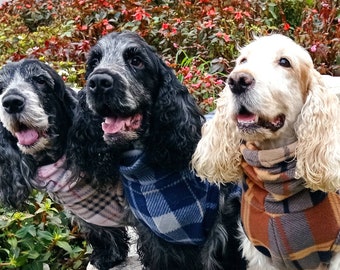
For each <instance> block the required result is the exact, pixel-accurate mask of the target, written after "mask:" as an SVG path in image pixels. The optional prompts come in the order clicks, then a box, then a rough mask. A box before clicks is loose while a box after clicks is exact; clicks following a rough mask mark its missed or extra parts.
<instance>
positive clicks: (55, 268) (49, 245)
mask: <svg viewBox="0 0 340 270" xmlns="http://www.w3.org/2000/svg"><path fill="white" fill-rule="evenodd" d="M25 209H27V210H26V211H24V212H18V211H8V209H0V214H1V216H0V230H1V234H0V247H1V248H0V268H1V269H4V268H5V269H22V270H42V269H43V266H44V265H48V266H49V269H51V270H60V269H64V270H71V269H85V265H86V262H87V254H88V253H89V251H90V250H89V249H90V247H88V246H87V244H86V242H85V241H84V240H83V237H82V236H81V235H80V234H79V231H78V227H77V226H71V223H70V219H69V218H68V217H67V216H66V215H65V213H64V212H62V211H61V210H62V209H61V208H60V206H59V205H57V204H55V203H53V202H52V201H51V200H50V199H49V198H48V197H46V195H43V194H42V193H40V192H34V193H33V194H32V197H31V200H30V201H28V203H27V205H26V207H25Z"/></svg>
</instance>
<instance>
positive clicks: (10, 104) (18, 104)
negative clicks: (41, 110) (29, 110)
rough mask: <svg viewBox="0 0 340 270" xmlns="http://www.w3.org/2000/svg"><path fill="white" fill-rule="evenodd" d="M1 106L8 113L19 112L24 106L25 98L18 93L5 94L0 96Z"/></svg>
mask: <svg viewBox="0 0 340 270" xmlns="http://www.w3.org/2000/svg"><path fill="white" fill-rule="evenodd" d="M2 106H3V107H4V109H5V111H6V112H8V113H20V112H22V110H23V109H24V107H25V99H24V97H23V96H21V95H18V94H11V95H6V96H4V97H3V98H2Z"/></svg>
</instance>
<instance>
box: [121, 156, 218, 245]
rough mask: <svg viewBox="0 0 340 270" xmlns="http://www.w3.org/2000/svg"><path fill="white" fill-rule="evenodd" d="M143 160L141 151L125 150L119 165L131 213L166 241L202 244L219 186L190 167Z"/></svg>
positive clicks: (216, 208)
mask: <svg viewBox="0 0 340 270" xmlns="http://www.w3.org/2000/svg"><path fill="white" fill-rule="evenodd" d="M145 160H146V157H145V154H144V153H143V152H142V151H140V150H132V151H128V152H126V153H125V155H124V158H123V161H122V166H121V168H120V172H121V174H122V177H123V185H124V191H125V196H126V199H127V200H128V202H129V205H130V207H131V210H132V212H133V214H134V215H135V216H136V217H137V218H138V219H139V220H140V221H142V222H143V223H144V224H146V225H147V226H148V227H149V228H150V229H151V230H152V231H153V232H154V233H155V234H156V235H158V236H159V237H161V238H162V239H164V240H165V241H168V242H171V243H177V244H192V245H199V244H202V243H203V242H204V241H205V240H206V237H207V235H208V233H209V230H210V229H211V227H212V225H213V224H214V222H215V219H216V215H217V211H218V205H219V188H218V187H217V186H216V185H213V184H210V183H208V182H203V181H202V180H201V179H200V178H198V177H196V176H195V174H194V173H193V172H191V171H190V170H189V169H186V170H183V171H180V172H176V171H171V170H165V169H161V168H151V167H150V166H148V165H146V162H145Z"/></svg>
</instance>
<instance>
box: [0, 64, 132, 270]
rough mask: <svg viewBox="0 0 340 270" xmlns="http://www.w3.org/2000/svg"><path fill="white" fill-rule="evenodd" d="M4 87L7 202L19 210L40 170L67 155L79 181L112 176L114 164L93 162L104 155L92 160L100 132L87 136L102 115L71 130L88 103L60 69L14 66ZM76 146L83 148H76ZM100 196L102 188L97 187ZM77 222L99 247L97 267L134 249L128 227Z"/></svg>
mask: <svg viewBox="0 0 340 270" xmlns="http://www.w3.org/2000/svg"><path fill="white" fill-rule="evenodd" d="M0 88H1V93H0V111H1V113H0V114H1V116H0V119H1V121H2V122H3V123H4V126H5V127H6V128H7V129H8V131H7V130H6V129H4V128H3V126H2V125H1V126H0V132H1V133H0V136H1V141H0V148H1V149H0V150H3V152H1V154H0V162H1V163H0V166H1V169H2V170H1V174H0V176H1V179H0V199H1V202H2V203H4V204H7V205H10V206H13V207H15V208H17V207H19V206H20V205H21V204H22V202H24V201H25V200H26V199H27V197H28V195H29V193H30V191H31V183H32V181H33V180H34V179H33V178H34V176H35V173H36V170H37V167H38V166H41V165H46V164H50V163H54V162H56V161H57V160H58V159H60V157H62V156H63V155H65V154H66V155H68V157H67V158H68V163H69V169H72V170H73V177H74V178H75V179H77V180H79V179H81V178H83V181H87V182H88V183H92V182H95V181H92V179H91V177H93V178H95V179H97V178H98V179H100V180H101V181H102V180H103V179H104V180H106V179H107V178H108V177H109V175H110V173H111V171H108V169H107V168H109V167H110V166H106V167H105V166H102V167H99V168H97V170H94V167H93V166H92V167H91V166H90V165H91V162H92V161H96V162H97V161H98V160H101V156H95V155H94V156H93V157H92V156H91V155H92V154H93V151H92V150H93V149H94V148H95V147H97V145H100V144H101V145H105V144H104V142H103V139H102V135H98V134H97V133H98V132H97V133H95V134H93V135H92V136H90V137H87V136H86V134H85V131H87V130H91V126H92V125H94V126H95V128H94V129H93V130H98V129H97V127H96V124H97V123H100V122H98V120H97V118H98V117H97V118H96V117H90V115H89V117H88V118H87V119H86V120H85V119H84V121H83V122H80V121H79V122H77V127H76V128H79V130H78V131H77V130H75V128H74V127H72V125H73V123H74V121H75V120H77V121H78V119H79V117H77V113H78V111H79V110H82V105H84V104H85V102H84V100H83V101H82V102H80V103H78V100H77V93H76V92H74V91H73V90H72V89H70V88H67V87H66V86H65V84H64V82H63V80H62V79H61V77H60V76H59V75H58V74H57V73H56V71H54V70H53V69H52V68H50V67H49V66H48V65H46V64H44V63H42V62H40V61H38V60H28V59H25V60H22V61H20V62H16V63H10V64H7V65H5V66H4V67H3V68H2V69H1V70H0ZM71 127H72V130H71ZM27 130H37V132H35V131H31V132H30V134H31V135H32V134H33V135H32V136H33V137H34V134H38V135H39V138H43V139H45V140H46V141H47V143H46V142H45V143H42V142H41V140H43V139H37V140H36V141H35V140H33V141H31V139H30V136H29V134H28V135H27V134H26V135H20V133H22V134H25V131H26V132H27ZM83 131H84V134H83V135H84V137H83V138H82V139H81V140H80V142H81V144H79V142H75V143H73V142H72V139H75V140H76V139H78V136H73V134H74V133H77V132H78V133H77V134H78V135H79V133H81V132H83ZM69 132H72V133H71V135H72V136H69ZM18 134H19V135H18ZM88 139H90V140H88ZM97 139H98V140H97ZM34 141H35V142H34ZM100 141H102V143H100ZM74 145H77V146H78V148H74ZM69 146H70V148H72V150H74V151H78V152H77V153H75V154H73V153H72V152H70V151H69V149H68V147H69ZM105 146H106V145H105ZM106 148H107V146H106ZM19 150H21V151H19ZM101 150H102V149H99V151H101ZM79 153H87V154H88V155H87V156H86V155H84V156H83V157H82V158H83V163H78V161H79V160H78V159H75V157H76V156H77V154H79ZM73 158H74V159H73ZM92 158H93V159H92ZM85 159H86V160H85ZM107 159H108V158H107ZM107 159H104V160H103V161H102V163H103V164H104V162H105V161H107V162H108V164H106V165H110V161H111V159H110V160H107ZM102 168H104V169H102ZM100 170H102V171H105V172H104V173H103V174H104V177H102V176H101V175H100ZM112 176H113V175H112ZM104 180H103V181H104ZM111 182H113V181H112V180H111ZM42 189H43V188H42ZM98 192H101V190H100V189H98ZM76 219H77V221H78V223H79V224H80V226H81V228H82V230H83V232H84V233H85V237H86V239H87V240H88V241H89V243H90V244H91V245H92V246H93V248H94V251H93V254H92V255H91V258H90V261H91V263H92V264H93V265H94V266H96V267H97V268H98V269H100V270H107V269H109V268H111V267H113V266H115V265H117V264H119V263H121V262H122V261H124V260H125V258H126V256H127V253H128V250H129V244H128V235H127V231H126V229H125V227H123V226H122V227H119V228H107V227H99V226H96V225H93V224H88V223H86V222H85V221H83V220H81V219H80V218H77V217H76Z"/></svg>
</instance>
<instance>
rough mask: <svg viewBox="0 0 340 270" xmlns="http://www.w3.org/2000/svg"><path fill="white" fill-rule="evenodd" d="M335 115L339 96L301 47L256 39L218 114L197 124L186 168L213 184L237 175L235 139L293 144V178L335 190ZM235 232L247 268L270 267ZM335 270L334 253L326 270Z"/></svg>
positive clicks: (339, 144)
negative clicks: (197, 137)
mask: <svg viewBox="0 0 340 270" xmlns="http://www.w3.org/2000/svg"><path fill="white" fill-rule="evenodd" d="M339 116H340V107H339V101H338V98H337V97H336V96H335V94H333V93H332V92H331V91H329V90H328V89H327V88H326V87H325V85H324V83H323V79H322V76H321V75H320V74H319V73H318V72H317V71H316V70H315V69H314V67H313V62H312V59H311V57H310V56H309V54H308V52H307V51H306V50H304V49H303V48H302V47H300V46H299V45H297V44H296V43H294V42H293V41H292V40H290V39H289V38H287V37H284V36H282V35H272V36H268V37H261V38H257V39H255V41H254V42H252V43H250V44H249V45H247V46H245V47H244V48H242V49H241V51H240V56H239V57H238V58H237V60H236V66H235V68H234V70H233V71H232V72H231V74H230V75H229V79H228V84H227V85H226V87H225V89H224V91H223V92H222V93H221V95H220V98H219V99H218V100H217V110H216V114H215V116H214V118H213V119H212V120H211V121H209V122H207V123H206V124H205V125H204V127H203V131H202V139H201V140H200V142H199V143H198V146H197V148H196V151H195V152H194V155H193V159H192V166H193V168H194V169H195V170H196V172H197V174H198V175H199V176H200V177H202V178H205V179H207V180H208V181H212V182H214V183H227V182H230V181H235V179H240V180H241V179H243V170H242V168H241V161H242V155H241V151H240V144H241V141H242V142H244V141H246V142H251V143H253V144H254V145H256V147H258V148H259V149H261V150H269V149H275V148H280V147H283V146H285V145H289V144H291V143H293V142H295V141H297V146H296V150H295V160H296V163H297V164H296V175H295V178H296V179H299V178H303V179H304V181H305V187H306V188H309V189H312V190H321V191H326V192H334V191H338V190H339V188H340V170H339V164H340V136H339V135H340V117H339ZM250 119H251V120H250ZM248 196H251V195H248ZM301 203H303V202H301ZM240 231H241V235H242V237H241V238H242V242H243V250H244V255H245V256H246V257H247V259H249V265H250V268H249V269H268V270H269V269H271V270H272V269H276V268H275V267H273V266H272V265H271V263H270V259H268V258H267V257H266V256H264V255H262V254H261V253H259V252H258V251H257V250H256V249H255V248H254V246H253V243H250V241H249V240H248V239H247V237H246V236H245V234H244V232H243V229H240ZM338 268H339V254H336V255H335V256H334V257H333V259H332V261H331V264H330V268H329V269H338ZM280 269H282V268H280Z"/></svg>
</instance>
